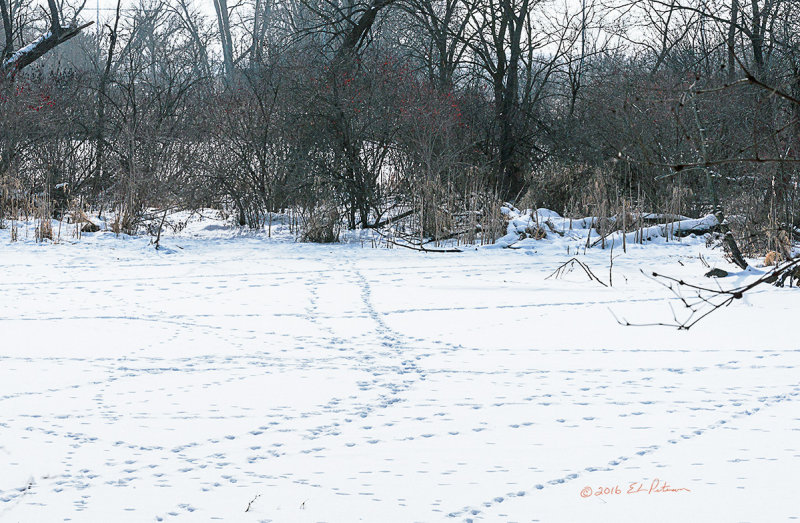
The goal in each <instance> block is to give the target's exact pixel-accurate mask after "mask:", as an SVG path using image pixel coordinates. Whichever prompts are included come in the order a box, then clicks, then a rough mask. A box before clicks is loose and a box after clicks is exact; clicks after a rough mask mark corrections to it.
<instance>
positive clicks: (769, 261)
mask: <svg viewBox="0 0 800 523" xmlns="http://www.w3.org/2000/svg"><path fill="white" fill-rule="evenodd" d="M782 261H783V255H782V254H781V253H779V252H777V251H769V252H768V253H767V255H766V256H764V267H772V266H774V265H778V264H779V263H780V262H782Z"/></svg>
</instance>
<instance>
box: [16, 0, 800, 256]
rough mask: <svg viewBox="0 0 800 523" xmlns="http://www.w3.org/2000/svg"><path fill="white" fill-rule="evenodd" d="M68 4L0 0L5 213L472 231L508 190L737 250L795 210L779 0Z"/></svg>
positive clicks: (791, 227) (796, 63)
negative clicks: (671, 222) (217, 215)
mask: <svg viewBox="0 0 800 523" xmlns="http://www.w3.org/2000/svg"><path fill="white" fill-rule="evenodd" d="M82 6H83V4H82V3H80V2H76V3H73V4H70V2H63V3H62V2H55V0H48V2H47V3H43V4H42V5H41V6H40V5H34V4H32V3H30V2H28V1H27V0H0V14H1V15H2V28H3V32H2V35H3V37H2V39H0V50H2V52H0V60H2V64H1V65H0V74H2V79H0V194H1V195H2V196H1V197H0V216H2V217H3V218H5V219H9V218H11V217H15V216H19V214H20V213H34V212H38V213H41V214H46V215H48V216H49V215H63V214H64V213H67V212H69V213H72V214H74V213H77V212H84V213H86V214H87V215H92V214H95V215H97V214H103V213H109V214H113V215H114V216H115V217H116V223H117V226H118V227H119V229H120V230H122V231H134V230H136V228H137V226H138V225H139V224H140V222H141V221H142V220H143V219H145V218H147V217H148V216H152V215H153V214H154V213H155V214H158V213H160V212H165V211H168V210H174V209H181V210H191V209H200V208H208V207H212V208H217V209H221V210H224V211H225V212H227V213H229V214H230V216H231V219H232V220H235V221H236V222H237V223H239V224H241V225H246V226H250V227H262V226H264V225H265V224H266V223H267V222H268V221H269V220H270V219H271V217H272V216H273V213H278V212H285V211H286V210H287V209H292V210H293V212H295V213H297V215H298V216H300V217H301V221H302V230H303V232H304V234H305V237H306V239H310V240H316V241H330V240H335V238H336V236H337V234H338V233H337V231H338V229H339V228H340V227H346V228H350V229H356V228H370V227H373V228H374V227H385V226H386V225H387V224H389V223H391V222H392V221H393V220H395V221H396V222H399V221H400V220H404V224H405V225H404V227H406V230H408V231H409V234H411V235H415V236H418V237H419V238H420V241H423V242H424V241H426V239H444V238H453V237H455V236H458V235H460V237H463V238H464V239H465V240H476V239H477V238H480V239H481V240H482V241H487V239H489V240H490V239H491V238H490V237H491V236H492V235H494V234H496V233H497V232H498V231H499V230H500V228H501V227H500V225H498V223H499V222H501V217H500V215H499V209H500V202H503V201H508V202H513V203H515V205H517V206H518V207H526V206H527V207H531V208H536V207H547V208H550V209H553V210H556V211H558V212H560V213H563V214H566V215H581V216H600V217H613V216H620V215H621V214H625V213H637V212H638V213H643V212H662V213H670V214H673V215H682V214H683V215H694V216H697V215H701V214H704V213H711V212H716V213H718V215H719V216H722V217H723V218H726V220H725V222H726V223H727V224H729V225H730V227H731V228H732V229H733V232H734V235H735V236H736V238H737V240H738V242H739V245H740V246H741V247H742V249H743V250H744V251H745V252H746V253H753V254H758V253H761V254H763V252H764V251H765V250H767V249H770V250H777V251H778V252H780V250H786V249H787V248H788V247H787V246H788V245H789V243H790V242H791V241H792V238H793V235H794V234H795V231H796V229H795V228H796V227H797V226H800V215H799V214H798V211H797V209H795V202H796V200H797V196H798V195H797V181H798V168H799V167H800V31H799V29H800V1H798V0H752V1H751V2H749V3H746V4H744V3H743V4H740V3H739V0H724V1H715V0H632V1H628V0H615V1H612V2H599V1H596V0H583V1H582V2H581V3H578V2H566V3H557V2H551V1H543V0H242V1H240V2H237V3H236V4H228V2H227V0H213V8H214V9H213V11H212V10H211V9H207V10H206V9H205V7H206V6H204V5H201V3H200V2H192V1H190V0H142V1H140V2H138V3H131V4H122V5H117V8H116V10H110V11H109V10H104V11H103V12H102V13H101V15H102V16H96V17H95V15H96V13H95V12H94V11H90V10H88V9H82ZM93 18H96V19H95V20H93ZM92 21H94V22H95V23H91V22H92ZM97 22H99V23H97ZM614 221H615V222H622V223H625V222H626V219H623V220H614ZM631 221H632V219H630V220H627V222H628V223H631Z"/></svg>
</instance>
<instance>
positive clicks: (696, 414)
mask: <svg viewBox="0 0 800 523" xmlns="http://www.w3.org/2000/svg"><path fill="white" fill-rule="evenodd" d="M554 219H555V217H551V220H554ZM567 231H569V229H568V228H567ZM273 233H274V234H273V236H274V237H273V238H271V239H268V238H266V235H265V234H262V233H245V232H242V231H240V230H238V229H233V228H229V227H225V226H224V225H223V224H220V223H216V222H208V221H202V222H192V223H190V224H188V225H187V226H186V227H185V228H184V229H183V230H182V231H181V232H180V233H178V234H177V235H173V234H169V235H167V236H166V237H165V238H164V239H162V242H163V245H164V249H162V250H160V251H156V250H155V249H153V247H152V246H151V245H149V240H148V239H147V238H133V237H125V236H119V237H117V236H116V235H113V234H111V233H97V234H93V235H86V236H84V238H82V239H81V240H80V241H75V242H74V243H72V242H63V243H62V244H59V245H36V244H34V243H33V242H32V241H21V242H16V243H9V242H8V237H7V231H0V296H2V298H0V343H1V344H2V350H0V409H2V412H3V417H2V419H0V457H1V458H2V460H0V520H2V521H5V520H9V521H51V520H61V519H67V518H69V519H71V520H72V521H153V520H164V521H170V520H177V521H180V520H182V521H210V520H214V519H220V520H225V521H281V522H282V521H358V520H362V521H376V520H380V521H435V520H440V519H446V520H455V521H462V520H467V519H475V520H481V519H483V520H486V521H504V520H513V521H533V520H539V521H675V520H677V519H684V520H688V521H698V520H703V521H712V520H714V521H729V520H737V521H783V520H787V519H790V518H792V517H795V518H796V517H800V508H798V506H797V504H796V503H795V502H794V496H793V493H792V492H790V491H789V490H790V483H789V481H790V477H791V474H792V473H793V471H794V469H795V468H796V467H797V466H798V464H800V449H798V444H797V431H798V430H800V406H798V402H797V400H798V399H800V397H799V396H798V394H800V378H799V377H798V372H797V370H798V366H799V365H800V352H798V350H797V349H798V345H800V344H798V342H797V334H796V333H795V332H793V330H792V329H791V321H792V319H793V318H794V316H795V315H796V311H797V310H798V309H797V306H798V304H800V301H799V300H800V293H798V291H797V290H796V289H789V288H786V289H776V288H773V287H770V286H767V287H764V288H759V289H757V290H755V291H753V292H752V293H750V294H748V295H747V296H746V297H745V299H743V300H739V301H738V302H737V303H736V304H735V305H733V306H731V307H729V308H727V309H725V310H723V311H720V312H718V313H716V314H714V315H712V316H710V317H709V318H707V319H706V320H705V321H704V322H702V323H700V324H698V325H697V326H696V327H694V328H693V329H692V330H691V331H689V332H679V331H677V330H674V329H666V328H630V327H627V328H626V327H622V326H620V325H619V324H617V323H616V321H615V320H614V318H613V316H612V314H611V312H610V311H613V312H614V314H616V315H618V316H620V317H625V318H627V319H628V320H631V321H639V322H643V323H646V322H652V321H659V320H669V319H671V314H672V313H671V312H670V306H669V305H670V302H672V303H675V300H674V297H673V296H672V295H671V294H669V293H668V292H666V291H665V289H664V288H663V287H662V286H660V285H658V284H657V283H656V282H653V281H652V280H651V279H649V278H647V277H645V276H644V275H643V274H642V273H641V272H640V269H642V268H644V269H646V270H648V271H653V270H655V271H657V272H661V273H664V274H670V275H674V276H676V277H681V278H686V279H692V280H694V281H702V282H704V283H708V281H709V280H706V279H704V278H703V277H702V274H703V273H704V272H705V271H706V270H707V268H706V267H705V265H704V264H703V261H702V260H701V258H700V255H701V254H702V256H703V259H704V260H706V261H707V262H708V263H710V264H711V265H712V266H718V267H721V268H725V269H727V270H730V271H732V272H733V274H734V275H733V276H732V277H730V278H726V279H724V280H721V281H720V284H721V285H738V284H740V283H742V282H746V281H749V280H750V279H752V278H757V277H758V276H759V270H758V269H755V270H753V271H752V272H751V273H744V272H735V269H733V268H732V266H730V265H729V264H727V263H726V262H725V261H724V259H723V257H722V255H721V252H719V251H718V250H710V249H708V248H707V247H706V245H705V240H703V239H702V238H685V239H683V240H681V241H675V242H666V241H665V240H664V239H663V238H661V239H656V240H654V241H652V242H651V243H649V244H648V245H635V244H629V245H628V252H627V253H626V254H623V253H622V251H621V249H619V245H618V246H617V249H616V250H615V251H614V256H615V259H614V265H613V272H612V274H611V276H612V281H613V286H611V287H603V286H601V285H599V284H598V283H597V282H593V281H590V280H588V279H587V278H586V276H585V274H583V273H581V272H579V271H574V272H572V273H570V274H567V275H565V276H564V277H563V278H560V279H555V278H550V279H546V278H547V276H549V275H550V274H552V272H553V271H554V270H555V269H556V268H557V267H558V266H559V265H561V264H562V263H563V262H564V261H566V260H567V259H569V258H570V257H571V256H573V255H575V253H576V252H578V250H579V251H580V253H581V254H579V256H580V258H581V260H582V261H584V262H585V263H586V264H587V265H588V266H589V267H591V268H592V270H593V271H595V273H596V274H597V275H598V276H599V277H600V278H602V279H604V281H608V276H609V256H610V250H608V249H607V250H600V249H588V250H587V251H586V254H585V255H584V254H582V252H583V249H582V247H583V245H584V244H585V236H581V234H579V232H575V233H574V235H573V234H572V233H569V232H567V233H565V234H564V236H563V237H562V236H561V235H558V234H553V235H552V237H550V238H548V240H547V241H538V240H533V239H525V240H522V241H521V242H519V243H517V244H515V245H513V246H512V248H509V249H478V250H475V251H468V252H464V253H458V254H441V253H428V254H425V253H419V252H414V251H411V250H406V249H391V250H390V249H372V248H369V246H370V243H369V242H366V241H365V242H361V241H358V240H357V239H353V240H352V241H351V242H350V243H348V244H343V245H308V244H297V243H294V242H293V241H292V240H291V239H290V238H289V236H288V234H285V231H283V230H282V229H281V228H280V226H278V227H276V230H275V231H273ZM519 247H521V248H519ZM568 248H569V254H568V252H567V251H568ZM655 479H658V480H660V483H659V485H661V486H662V487H663V484H664V483H663V482H667V483H668V485H669V488H671V489H673V488H674V489H675V490H677V491H671V490H667V491H665V492H660V491H658V488H656V491H657V492H650V488H651V487H652V486H653V481H654V480H655ZM632 483H637V484H641V485H644V486H645V488H646V489H647V490H648V492H647V493H645V492H636V493H631V494H628V493H627V492H628V491H629V490H630V489H631V484H632ZM616 486H619V487H620V491H621V493H620V494H616V493H614V494H606V495H601V496H594V495H592V496H589V497H586V498H584V497H582V496H581V492H582V491H584V489H586V488H587V487H589V488H591V489H592V494H594V493H595V491H596V490H597V489H603V488H607V487H608V488H611V491H615V490H614V487H616ZM680 489H687V490H680ZM755 499H757V500H759V503H752V500H755ZM251 501H252V503H251ZM248 505H249V507H250V509H249V511H247V512H245V510H246V509H247V508H248Z"/></svg>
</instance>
